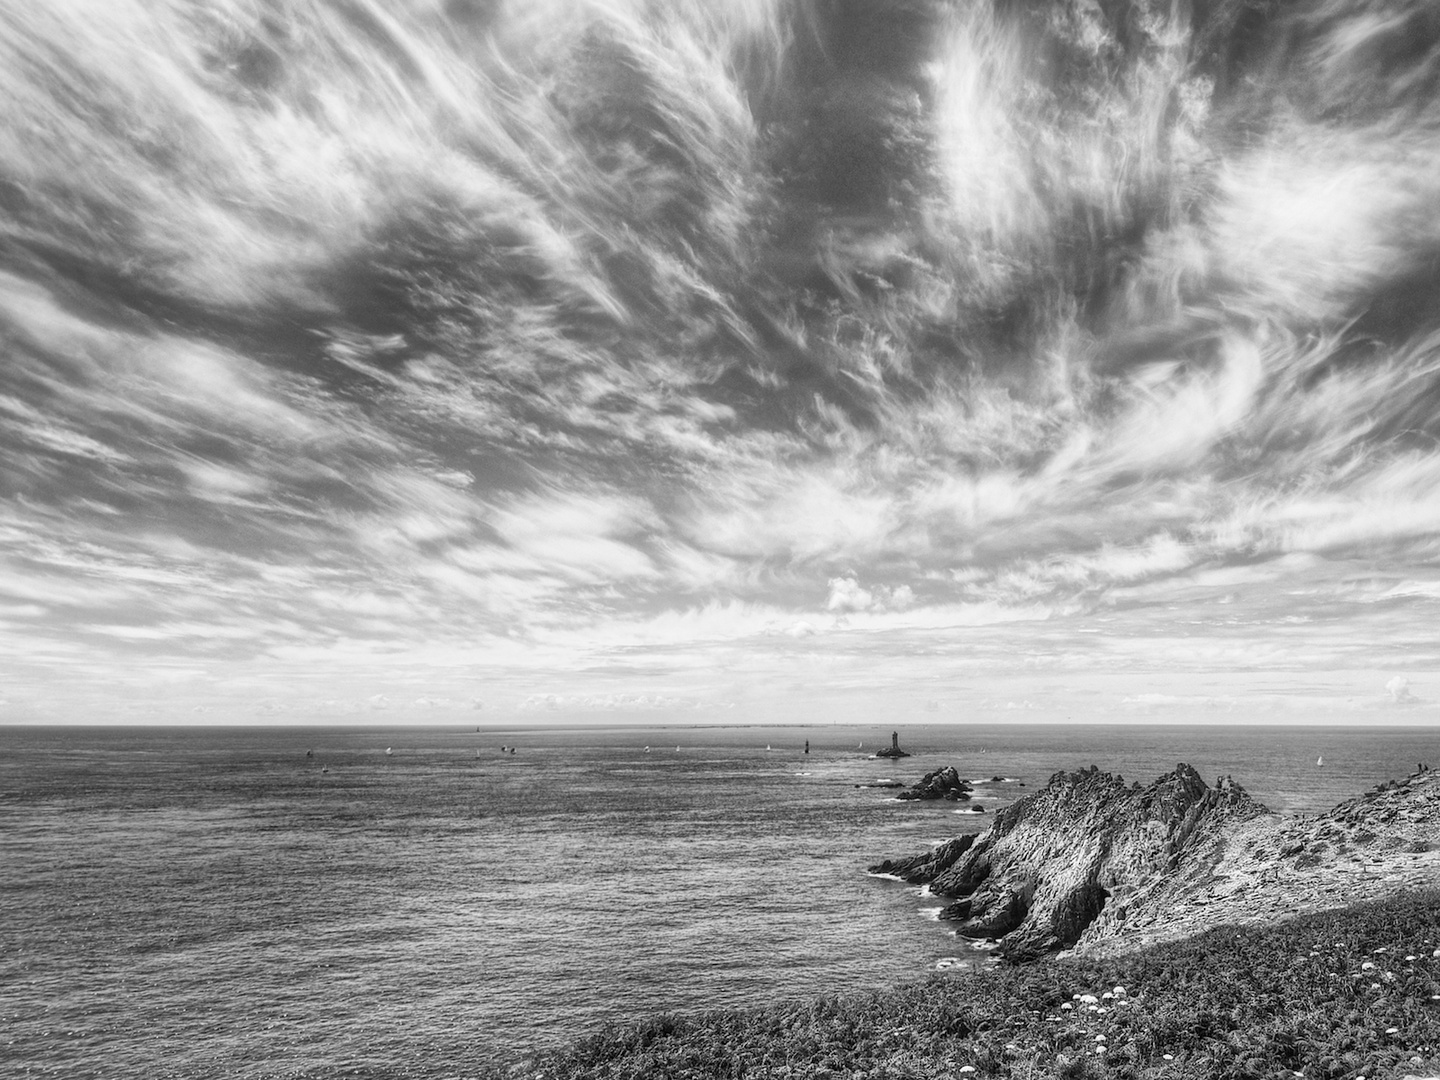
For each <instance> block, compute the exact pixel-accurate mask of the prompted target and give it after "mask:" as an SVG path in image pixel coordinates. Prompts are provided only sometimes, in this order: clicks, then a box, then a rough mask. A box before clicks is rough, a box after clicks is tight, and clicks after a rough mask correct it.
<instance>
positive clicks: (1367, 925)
mask: <svg viewBox="0 0 1440 1080" xmlns="http://www.w3.org/2000/svg"><path fill="white" fill-rule="evenodd" d="M1437 952H1440V890H1426V891H1422V892H1414V893H1406V894H1402V895H1399V896H1396V897H1394V898H1391V899H1388V900H1385V901H1381V902H1376V903H1370V904H1364V905H1356V906H1353V907H1349V908H1345V909H1341V910H1336V911H1330V912H1323V913H1319V914H1315V915H1308V916H1301V917H1297V918H1294V919H1291V920H1288V921H1285V922H1280V923H1277V924H1276V925H1275V926H1272V927H1269V928H1266V929H1255V928H1235V927H1219V928H1216V929H1215V930H1212V931H1210V932H1209V933H1206V934H1204V935H1201V936H1199V937H1196V938H1192V939H1190V940H1188V941H1183V942H1178V943H1174V944H1170V945H1164V946H1157V947H1154V948H1150V949H1146V950H1144V951H1140V952H1136V953H1133V954H1130V955H1127V956H1123V957H1119V958H1114V959H1105V960H1086V959H1065V960H1048V961H1043V962H1039V963H1035V964H1029V965H1022V966H1016V967H997V968H992V969H989V970H985V971H981V972H973V973H968V974H956V975H946V976H936V977H934V978H932V979H930V980H928V981H926V982H923V983H917V984H914V985H911V986H904V987H899V988H896V989H893V990H888V991H877V992H872V993H865V994H848V995H842V996H835V997H825V998H819V999H816V1000H811V1001H803V1002H793V1003H788V1004H784V1005H778V1006H773V1007H769V1008H764V1009H753V1010H726V1011H717V1012H710V1013H698V1014H695V1015H691V1016H665V1017H662V1018H659V1019H655V1020H650V1021H646V1022H643V1023H639V1024H635V1025H632V1026H629V1027H616V1028H612V1029H610V1030H608V1031H606V1032H605V1033H603V1034H601V1035H597V1036H594V1037H592V1038H589V1039H582V1040H580V1041H578V1042H576V1043H575V1044H574V1045H572V1046H570V1047H568V1048H566V1049H563V1050H560V1051H555V1052H552V1053H548V1054H544V1055H541V1056H539V1057H537V1058H534V1059H531V1060H528V1061H525V1062H522V1063H519V1064H517V1065H514V1066H512V1067H510V1068H509V1069H506V1070H503V1071H501V1072H498V1073H496V1074H495V1075H502V1076H508V1077H512V1078H518V1077H525V1078H527V1080H552V1078H554V1080H561V1078H565V1080H587V1078H595V1080H600V1078H606V1080H619V1078H622V1077H623V1078H629V1077H634V1078H637V1080H638V1078H642V1077H643V1078H656V1080H662V1078H675V1080H682V1078H683V1080H701V1078H705V1080H709V1078H726V1077H729V1078H735V1080H742V1078H743V1080H781V1078H786V1080H804V1078H824V1077H835V1078H839V1077H847V1078H849V1077H868V1078H872V1080H902V1078H907V1077H915V1078H924V1080H947V1078H948V1080H967V1078H970V1077H975V1078H977V1080H980V1078H984V1077H1015V1078H1024V1080H1042V1078H1052V1077H1074V1078H1080V1080H1099V1078H1112V1077H1113V1078H1117V1080H1161V1078H1165V1080H1170V1078H1173V1080H1202V1078H1204V1080H1212V1078H1240V1077H1272V1076H1290V1077H1294V1076H1296V1074H1297V1073H1303V1075H1304V1076H1305V1077H1307V1078H1311V1080H1354V1078H1355V1077H1359V1076H1365V1077H1368V1078H1370V1080H1375V1078H1377V1077H1399V1076H1403V1075H1404V1074H1406V1073H1420V1074H1427V1073H1429V1074H1434V1073H1435V1072H1437V1071H1440V955H1436V953H1437ZM1122 988H1123V989H1122ZM1106 994H1108V995H1109V997H1105V996H1103V995H1106ZM1092 998H1093V1000H1091V999H1092ZM1067 1005H1068V1006H1069V1008H1065V1006H1067Z"/></svg>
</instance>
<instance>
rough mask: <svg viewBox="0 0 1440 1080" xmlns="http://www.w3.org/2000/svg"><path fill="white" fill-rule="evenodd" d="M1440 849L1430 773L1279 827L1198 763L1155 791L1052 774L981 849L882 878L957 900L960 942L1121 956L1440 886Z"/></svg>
mask: <svg viewBox="0 0 1440 1080" xmlns="http://www.w3.org/2000/svg"><path fill="white" fill-rule="evenodd" d="M1437 838H1440V773H1436V772H1434V771H1431V770H1425V769H1422V770H1421V771H1419V772H1417V773H1415V774H1414V775H1412V776H1410V777H1408V778H1406V779H1405V780H1402V781H1398V782H1394V783H1391V784H1387V785H1383V786H1381V787H1380V788H1377V789H1375V790H1374V791H1372V792H1370V793H1368V794H1366V795H1363V796H1361V797H1359V798H1356V799H1351V800H1350V801H1348V802H1345V803H1342V804H1340V805H1339V806H1337V807H1336V808H1335V809H1334V810H1331V811H1328V812H1327V813H1324V814H1319V815H1316V816H1313V817H1302V818H1283V817H1281V816H1279V815H1277V814H1274V813H1272V812H1271V811H1270V810H1269V809H1268V808H1266V807H1265V806H1263V805H1262V804H1260V803H1259V802H1257V801H1256V800H1255V799H1253V798H1251V797H1250V795H1249V794H1247V793H1246V791H1245V790H1244V788H1242V787H1241V786H1240V785H1239V784H1237V783H1235V782H1234V781H1233V780H1231V779H1230V778H1229V777H1222V778H1221V779H1220V780H1219V781H1217V783H1216V785H1215V786H1214V787H1210V786H1209V785H1207V784H1206V783H1205V781H1204V780H1203V779H1201V777H1200V774H1199V773H1197V772H1196V771H1195V770H1194V769H1193V768H1191V767H1190V766H1189V765H1184V764H1181V765H1179V766H1177V767H1176V768H1175V770H1174V771H1173V772H1170V773H1167V774H1165V775H1164V776H1162V777H1160V778H1159V779H1158V780H1156V781H1155V782H1154V783H1152V784H1150V785H1148V786H1144V787H1142V786H1141V785H1140V784H1130V785H1126V783H1125V781H1124V780H1123V779H1122V778H1121V777H1119V776H1116V775H1112V774H1110V773H1106V772H1101V771H1100V770H1099V769H1097V768H1095V767H1094V766H1091V767H1090V768H1089V769H1082V770H1080V771H1079V772H1060V773H1056V774H1055V775H1054V776H1052V777H1051V778H1050V782H1049V783H1048V784H1047V785H1046V786H1045V787H1044V788H1043V789H1041V790H1039V791H1036V792H1034V793H1033V794H1031V795H1028V796H1026V797H1025V798H1023V799H1021V800H1020V801H1018V802H1016V803H1014V804H1012V805H1010V806H1008V807H1005V808H1004V809H1003V810H1001V811H1000V812H999V813H998V814H996V815H995V819H994V823H993V824H992V825H991V826H990V827H989V828H988V829H986V830H985V831H984V832H982V833H980V834H978V835H973V836H958V837H956V838H955V839H953V840H950V841H948V842H947V843H944V844H942V845H940V846H939V847H937V848H935V849H933V850H932V851H928V852H926V853H924V854H922V855H916V856H913V857H911V858H908V859H895V860H886V861H885V862H882V863H880V864H879V865H878V866H873V867H871V868H870V869H871V872H872V873H878V874H886V875H892V876H895V877H899V878H901V879H903V880H905V881H907V882H910V883H912V884H917V885H918V884H926V885H929V887H930V891H931V892H932V893H933V894H934V895H936V896H939V897H942V898H945V899H948V900H949V901H951V903H950V904H949V906H948V907H946V908H945V909H944V911H943V912H942V914H941V917H942V918H945V919H950V920H953V921H955V922H956V923H957V929H956V932H957V933H958V934H959V935H961V936H963V937H969V938H984V939H991V940H996V941H999V942H1000V945H1001V951H1002V955H1004V956H1006V957H1007V958H1008V959H1012V960H1024V959H1031V958H1035V957H1039V956H1042V955H1045V954H1047V953H1054V952H1059V951H1064V950H1073V951H1075V952H1078V953H1083V954H1086V955H1100V954H1106V953H1113V952H1123V951H1128V950H1130V949H1134V948H1137V947H1140V946H1144V945H1150V944H1154V943H1157V942H1161V941H1173V940H1177V939H1179V938H1184V937H1189V936H1192V935H1194V934H1197V933H1199V932H1201V931H1203V930H1206V929H1209V928H1211V927H1213V926H1216V925H1220V924H1269V923H1273V922H1274V921H1275V920H1276V919H1277V918H1280V917H1284V916H1286V915H1291V914H1298V913H1301V912H1306V911H1318V910H1322V909H1325V908H1333V907H1335V906H1337V905H1341V904H1347V903H1355V902H1360V901H1364V900H1367V899H1373V898H1376V897H1380V896H1386V895H1389V894H1392V893H1394V892H1396V891H1397V890H1399V889H1403V888H1406V887H1418V886H1425V885H1431V886H1433V885H1434V884H1435V883H1436V882H1440V840H1437Z"/></svg>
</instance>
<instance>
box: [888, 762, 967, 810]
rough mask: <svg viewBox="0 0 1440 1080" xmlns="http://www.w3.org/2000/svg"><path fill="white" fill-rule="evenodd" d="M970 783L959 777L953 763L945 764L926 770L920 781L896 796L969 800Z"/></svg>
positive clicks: (902, 797) (901, 797)
mask: <svg viewBox="0 0 1440 1080" xmlns="http://www.w3.org/2000/svg"><path fill="white" fill-rule="evenodd" d="M970 790H971V788H970V785H969V784H967V783H966V782H965V781H964V780H961V779H960V774H959V773H958V772H956V771H955V766H954V765H947V766H946V767H945V768H943V769H936V770H935V771H934V772H928V773H926V774H925V775H924V776H923V777H921V778H920V782H919V783H918V784H916V785H914V786H913V787H911V788H910V790H909V791H902V792H901V793H900V794H899V795H897V796H896V798H899V799H906V800H912V801H913V800H915V799H948V800H949V801H950V802H969V801H970Z"/></svg>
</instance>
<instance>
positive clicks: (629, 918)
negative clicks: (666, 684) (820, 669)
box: [0, 726, 1440, 1080]
mask: <svg viewBox="0 0 1440 1080" xmlns="http://www.w3.org/2000/svg"><path fill="white" fill-rule="evenodd" d="M889 737H890V732H889V731H888V730H884V729H883V728H882V727H864V728H861V727H807V728H799V727H795V728H765V727H726V728H719V727H712V728H683V727H673V728H638V727H637V728H613V729H606V730H597V729H583V730H561V729H540V730H524V731H502V730H492V729H487V730H471V729H444V730H414V729H404V730H382V729H375V728H364V729H346V730H342V729H335V728H308V729H307V728H283V729H282V728H193V729H174V728H169V729H160V728H151V729H133V728H132V729H113V728H112V729H83V728H73V727H72V728H44V729H42V728H0V905H3V910H4V912H5V918H4V921H3V924H0V925H3V928H0V1057H3V1058H4V1059H6V1060H8V1062H9V1064H8V1066H7V1075H13V1076H50V1075H54V1076H66V1077H102V1076H103V1077H131V1076H133V1077H146V1078H152V1080H153V1078H161V1077H215V1076H225V1077H237V1078H238V1077H256V1078H258V1077H302V1076H303V1077H329V1076H337V1077H338V1076H362V1077H363V1076H370V1077H389V1076H404V1077H455V1076H465V1075H467V1074H470V1073H473V1072H475V1071H478V1070H479V1069H481V1068H483V1067H485V1066H493V1065H496V1064H503V1063H506V1062H509V1061H513V1060H514V1059H515V1058H517V1057H519V1056H522V1055H523V1054H525V1053H527V1052H530V1051H533V1050H536V1049H540V1048H543V1047H546V1046H550V1045H554V1044H556V1043H558V1042H562V1041H565V1040H569V1039H571V1038H574V1037H576V1036H580V1035H583V1034H585V1033H587V1032H593V1031H596V1030H597V1029H599V1028H601V1027H602V1026H603V1025H605V1024H606V1023H608V1022H612V1021H623V1020H625V1019H628V1018H639V1017H643V1016H645V1015H650V1014H654V1013H657V1012H675V1011H685V1010H694V1009H702V1008H709V1007H715V1006H720V1007H729V1006H745V1005H754V1004H763V1003H766V1002H774V1001H777V1000H780V999H785V998H791V997H796V996H814V995H822V994H832V993H837V992H843V991H847V990H858V989H862V988H872V987H883V986H886V985H893V984H897V983H901V982H906V981H910V980H916V979H921V978H924V977H926V976H927V975H929V974H930V973H932V972H933V971H934V970H935V969H936V967H937V964H940V965H941V966H945V963H948V962H951V958H958V959H959V960H961V961H962V962H963V964H971V963H974V964H978V963H983V962H984V957H985V954H984V953H983V952H979V951H975V950H972V949H971V948H970V947H969V946H968V944H967V943H964V942H961V941H959V940H957V939H956V938H955V937H954V936H953V935H952V934H951V933H950V932H949V930H948V929H947V928H946V927H945V926H944V925H943V924H941V923H939V922H938V921H936V919H935V912H936V910H937V909H938V901H936V900H934V899H933V898H929V897H926V896H924V895H922V894H921V893H920V891H919V890H916V889H911V888H908V887H906V886H903V885H901V884H898V883H896V882H894V881H891V880H886V879H882V878H877V877H872V876H869V875H867V873H866V867H867V866H868V865H870V864H872V863H874V862H876V861H878V860H880V859H882V858H885V857H889V856H895V855H904V854H910V853H914V852H918V851H922V850H924V849H925V848H926V847H927V846H929V845H932V844H934V843H936V842H938V841H940V840H942V839H944V838H947V837H949V836H952V835H954V834H956V833H957V832H960V831H964V830H975V831H978V830H979V829H981V828H983V827H984V826H985V824H986V822H987V821H988V819H989V814H990V813H992V812H993V811H994V810H995V809H997V808H999V807H1001V806H1003V805H1006V804H1007V803H1009V802H1011V801H1013V800H1014V799H1015V798H1018V797H1021V796H1023V795H1024V794H1025V792H1026V790H1028V789H1033V788H1035V787H1036V786H1039V785H1041V784H1043V783H1044V782H1045V780H1046V779H1047V778H1048V776H1049V775H1050V774H1051V773H1053V772H1055V771H1057V770H1060V769H1074V768H1078V767H1083V766H1088V765H1090V764H1092V763H1094V764H1099V765H1100V766H1102V767H1104V768H1107V769H1111V770H1118V771H1120V772H1121V773H1122V774H1124V775H1125V776H1126V778H1127V779H1138V780H1150V779H1153V778H1154V777H1155V776H1157V775H1159V774H1160V773H1161V772H1162V771H1164V770H1166V769H1168V768H1171V767H1173V766H1174V765H1175V764H1176V762H1178V761H1182V760H1183V761H1186V762H1189V763H1191V764H1194V765H1195V766H1196V767H1197V768H1199V769H1200V770H1201V772H1202V773H1203V774H1205V775H1206V776H1207V777H1210V778H1213V777H1215V776H1217V775H1221V774H1231V775H1233V776H1235V778H1236V779H1237V780H1240V781H1241V782H1242V783H1243V784H1245V785H1246V786H1247V787H1248V788H1249V789H1250V790H1251V792H1252V793H1253V794H1255V795H1256V796H1257V797H1259V798H1260V799H1262V800H1263V801H1265V802H1267V803H1268V804H1269V805H1271V806H1272V807H1273V808H1275V809H1277V810H1280V811H1283V812H1286V813H1305V812H1312V811H1317V810H1321V809H1324V808H1326V807H1328V806H1330V805H1333V804H1334V803H1335V802H1337V801H1339V800H1341V799H1343V798H1345V797H1348V796H1350V795H1352V794H1356V793H1359V792H1360V791H1362V790H1364V789H1366V788H1368V787H1370V786H1373V785H1374V784H1375V783H1377V782H1379V781H1382V780H1384V779H1386V778H1388V777H1392V776H1398V775H1402V774H1404V773H1405V772H1407V771H1409V770H1410V769H1411V768H1413V766H1414V765H1415V763H1416V762H1417V761H1419V760H1422V759H1423V760H1435V759H1436V758H1437V757H1440V755H1437V754H1436V752H1435V751H1436V749H1437V747H1440V737H1437V734H1436V733H1435V732H1434V731H1433V730H1423V729H1414V728H1411V729H1375V728H1369V729H1363V730H1361V729H1335V728H1325V729H1297V728H1284V729H1279V728H1263V727H1227V728H1209V729H1204V730H1182V729H1177V728H1173V727H1170V728H1166V727H1106V728H1097V727H1023V726H1009V727H1002V726H964V727H939V726H936V727H924V728H919V727H907V728H906V729H905V730H904V731H903V732H901V745H902V746H903V747H905V748H906V749H908V750H910V751H911V752H912V753H913V756H912V757H909V758H906V759H903V760H901V761H898V762H892V761H887V760H877V759H875V758H873V757H871V756H869V755H870V754H871V753H872V752H873V751H874V750H876V749H879V748H880V747H881V746H883V745H887V744H888V743H889ZM807 740H808V741H809V744H810V752H809V753H808V754H807V753H805V750H804V746H805V743H806V741H807ZM502 748H503V749H502ZM512 749H513V753H512V752H511V750H512ZM1322 755H1323V757H1324V761H1325V764H1324V765H1323V766H1317V765H1316V761H1317V759H1318V758H1319V757H1321V756H1322ZM949 764H953V765H956V766H957V767H958V768H959V770H960V772H961V773H962V775H965V776H967V777H970V778H972V779H975V780H978V781H981V782H980V783H979V785H978V787H977V790H976V792H975V801H976V802H978V803H980V804H981V805H983V806H984V807H985V808H986V811H987V813H986V814H974V813H957V812H956V807H955V806H954V805H953V804H948V803H947V804H943V805H937V804H918V803H906V802H900V801H898V800H896V799H895V798H894V792H893V791H892V790H887V789H885V788H878V787H871V786H867V785H870V784H874V783H876V782H878V781H883V780H887V779H896V780H901V781H903V782H905V783H907V784H908V783H911V782H913V781H915V780H917V779H918V778H919V777H920V776H921V775H922V774H923V773H924V772H926V771H929V770H930V769H933V768H937V767H940V766H942V765H949ZM996 778H998V779H996ZM942 962H944V963H942Z"/></svg>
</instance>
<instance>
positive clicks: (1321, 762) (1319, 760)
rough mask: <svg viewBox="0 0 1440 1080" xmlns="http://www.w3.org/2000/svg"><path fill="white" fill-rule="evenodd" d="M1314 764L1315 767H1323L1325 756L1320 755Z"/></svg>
mask: <svg viewBox="0 0 1440 1080" xmlns="http://www.w3.org/2000/svg"><path fill="white" fill-rule="evenodd" d="M1315 764H1316V765H1324V764H1325V755H1324V754H1321V755H1320V756H1319V757H1317V758H1316V759H1315Z"/></svg>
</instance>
